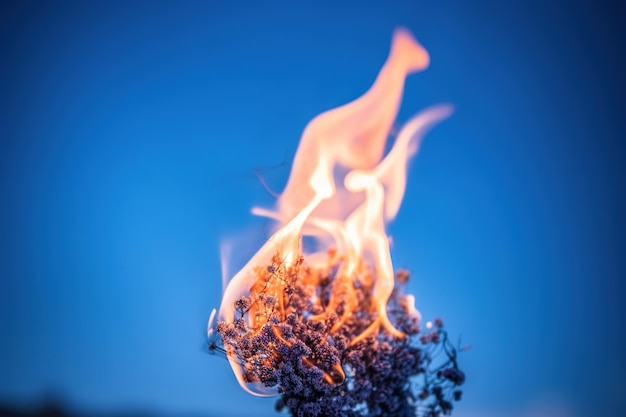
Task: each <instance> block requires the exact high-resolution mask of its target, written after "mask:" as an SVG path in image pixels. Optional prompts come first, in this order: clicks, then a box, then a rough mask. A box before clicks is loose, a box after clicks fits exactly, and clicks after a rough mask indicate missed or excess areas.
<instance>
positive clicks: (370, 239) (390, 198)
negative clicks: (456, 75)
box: [212, 29, 452, 396]
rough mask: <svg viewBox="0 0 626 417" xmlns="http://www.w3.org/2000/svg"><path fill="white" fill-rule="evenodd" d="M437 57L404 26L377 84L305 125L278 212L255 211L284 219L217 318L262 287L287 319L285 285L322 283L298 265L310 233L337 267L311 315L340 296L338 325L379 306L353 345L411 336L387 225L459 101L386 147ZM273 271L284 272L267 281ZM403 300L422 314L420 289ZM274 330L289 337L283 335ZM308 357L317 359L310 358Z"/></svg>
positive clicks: (238, 367)
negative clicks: (398, 324)
mask: <svg viewBox="0 0 626 417" xmlns="http://www.w3.org/2000/svg"><path fill="white" fill-rule="evenodd" d="M429 60H430V58H429V55H428V53H427V52H426V50H425V49H424V48H423V47H422V46H421V45H420V44H419V43H418V42H417V41H416V40H415V39H414V38H413V37H412V36H411V34H410V33H409V32H408V31H406V30H404V29H398V30H396V31H395V33H394V36H393V41H392V46H391V51H390V53H389V56H388V58H387V60H386V62H385V64H384V66H383V67H382V69H381V71H380V73H379V74H378V77H377V78H376V80H375V82H374V84H373V85H372V87H371V88H370V89H369V90H368V91H367V92H366V93H365V94H364V95H363V96H361V97H360V98H358V99H357V100H355V101H353V102H351V103H348V104H346V105H344V106H342V107H339V108H336V109H333V110H330V111H327V112H325V113H322V114H320V115H319V116H317V117H316V118H314V119H313V120H312V121H311V122H310V123H309V124H308V125H307V127H306V128H305V130H304V133H303V135H302V139H301V141H300V145H299V147H298V150H297V152H296V155H295V158H294V162H293V167H292V170H291V174H290V176H289V180H288V183H287V186H286V188H285V190H284V192H283V193H282V194H281V195H280V197H279V199H278V204H277V207H276V210H275V211H270V210H265V209H260V208H254V209H253V213H255V214H257V215H264V216H268V217H271V218H273V219H275V220H277V222H278V225H279V226H278V228H277V230H276V231H275V232H274V233H273V235H272V236H271V237H270V238H269V239H268V241H267V242H266V243H265V244H264V245H263V246H262V247H261V248H260V249H259V251H258V252H257V253H256V254H255V255H254V256H253V257H252V258H251V259H250V260H249V261H248V263H247V264H246V265H245V266H244V267H243V268H242V269H241V270H240V271H239V272H238V273H237V274H236V275H235V276H234V277H233V278H232V279H231V281H230V282H229V283H228V285H227V287H226V289H225V291H224V295H223V299H222V304H221V306H220V310H219V320H221V321H225V322H233V321H234V320H235V319H236V317H235V307H234V304H235V302H236V301H237V300H238V299H240V298H241V297H242V296H245V295H248V294H258V293H259V292H260V291H261V290H262V291H263V294H265V295H264V296H266V297H267V296H270V297H272V300H273V301H274V302H275V305H274V306H273V309H272V313H274V314H276V313H277V314H279V315H280V316H281V317H283V318H284V316H285V314H286V313H285V310H284V308H285V307H284V300H283V289H284V285H285V283H286V282H288V281H289V280H293V279H306V280H310V282H309V284H310V285H315V280H316V279H318V278H317V277H316V275H315V273H313V272H309V273H307V274H296V273H294V270H297V269H298V267H299V265H300V263H301V262H302V254H303V250H302V245H301V241H302V237H303V236H311V237H313V238H315V239H316V241H317V243H318V244H319V245H318V246H319V247H320V248H321V249H320V250H319V251H317V252H313V253H307V254H304V255H305V257H306V261H307V265H310V266H313V267H318V268H329V267H333V266H336V267H337V272H336V274H335V278H334V281H333V283H332V294H331V296H330V300H329V303H328V305H326V306H325V308H324V310H323V311H324V312H323V313H321V314H318V315H315V316H312V317H311V319H313V320H321V319H325V318H326V317H327V316H328V315H329V314H332V313H334V312H336V311H337V307H338V306H339V304H340V303H341V304H342V305H343V309H342V310H343V313H342V314H341V317H339V319H338V320H337V321H336V322H335V324H334V326H333V328H331V330H330V332H331V333H332V332H334V331H336V330H337V329H339V328H340V327H341V326H342V325H343V324H344V323H345V321H346V320H347V319H348V318H349V317H350V316H351V315H352V314H354V313H356V312H357V311H358V310H359V309H363V308H367V309H370V310H371V311H372V312H375V313H376V314H375V316H376V319H375V320H374V321H373V322H372V323H371V324H370V325H369V326H368V327H367V328H366V329H364V330H363V331H362V332H361V333H360V334H357V335H354V337H353V339H352V341H351V343H352V344H355V343H357V342H359V341H360V340H363V339H364V338H366V337H367V336H369V335H371V334H375V333H377V332H379V331H380V330H381V329H384V330H385V331H387V332H389V333H391V334H392V335H394V336H396V337H400V338H401V337H404V336H405V335H404V334H403V333H402V332H400V331H399V330H397V329H396V328H395V327H394V326H393V324H392V323H391V322H390V320H389V318H388V316H387V302H388V299H389V297H390V295H391V293H392V291H393V288H394V272H393V264H392V261H391V254H390V250H389V238H388V237H387V234H386V232H385V224H386V222H388V221H390V220H392V219H393V218H394V217H395V215H396V214H397V212H398V209H399V207H400V204H401V202H402V198H403V196H404V192H405V185H406V169H407V162H408V160H409V158H410V157H411V156H412V155H414V154H415V153H416V152H417V150H418V147H419V142H420V140H421V138H422V137H423V135H424V134H425V133H426V131H427V130H428V129H429V128H430V127H432V126H433V125H434V124H436V123H437V122H439V121H441V120H442V119H444V118H446V117H447V116H449V115H450V113H451V111H452V109H451V107H450V106H448V105H441V106H436V107H432V108H430V109H427V110H425V111H423V112H422V113H420V114H418V115H417V116H415V117H413V118H412V119H410V120H409V121H408V122H407V123H406V124H405V125H404V126H403V128H402V129H401V130H400V132H399V134H398V136H397V138H396V141H395V143H394V145H393V147H392V149H391V150H390V151H389V152H388V153H387V155H383V153H384V147H385V143H386V141H387V139H388V136H389V133H390V130H391V127H392V123H393V122H394V120H395V117H396V114H397V111H398V107H399V105H400V101H401V98H402V91H403V89H404V80H405V77H406V76H407V75H408V74H410V73H412V72H416V71H420V70H424V69H425V68H426V67H428V64H429ZM329 255H330V259H329ZM264 268H266V269H264ZM268 274H272V275H273V276H277V277H279V278H280V279H277V280H268V279H266V278H267V275H268ZM356 281H359V285H362V286H365V287H367V288H369V289H370V292H369V293H370V295H371V302H369V303H367V305H365V306H364V305H359V300H357V298H356V296H355V295H354V285H355V282H356ZM311 301H312V302H313V303H315V302H316V301H315V300H311ZM405 301H406V304H407V310H408V311H409V312H410V313H412V314H415V315H416V316H417V317H419V312H417V310H416V309H415V306H414V299H413V297H412V296H406V297H405ZM267 314H268V313H267V310H266V309H262V308H260V307H252V308H250V309H249V310H248V311H247V320H248V324H249V327H250V328H257V329H260V328H261V327H262V326H263V325H264V324H266V323H267V321H268V319H269V317H267ZM212 318H213V316H212ZM274 332H275V333H276V332H277V330H274ZM276 336H277V337H278V338H281V336H280V335H279V334H278V333H276ZM281 340H282V339H281ZM228 360H229V362H230V364H231V366H232V368H233V371H234V373H235V375H236V377H237V380H238V381H239V383H240V385H241V386H242V387H243V388H244V389H245V390H246V391H248V392H250V393H252V394H255V395H260V396H266V395H275V394H276V390H275V389H270V388H267V387H265V386H263V385H262V384H260V383H255V382H254V381H246V379H245V376H244V374H245V373H244V367H245V364H242V363H240V362H239V361H238V359H237V358H236V357H233V356H232V355H229V356H228ZM303 361H304V362H305V363H307V364H312V363H310V362H311V361H310V360H309V359H307V358H303ZM342 378H343V371H342V370H341V366H340V365H337V369H336V374H335V375H325V379H326V380H327V381H328V382H330V383H332V382H333V381H337V380H342Z"/></svg>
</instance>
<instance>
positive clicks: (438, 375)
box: [212, 256, 465, 417]
mask: <svg viewBox="0 0 626 417" xmlns="http://www.w3.org/2000/svg"><path fill="white" fill-rule="evenodd" d="M337 271H338V268H337V267H336V266H335V267H329V268H327V269H324V270H320V269H314V268H311V267H308V266H307V265H306V264H305V263H304V261H303V258H302V257H300V258H299V259H298V260H297V261H295V262H293V263H292V264H291V265H289V266H287V265H285V263H284V262H282V260H281V258H280V257H278V256H276V257H274V259H273V262H272V264H271V265H268V266H265V267H260V268H257V269H256V270H255V274H256V275H257V277H256V282H255V284H254V285H253V287H252V288H251V290H250V292H249V295H247V296H243V297H241V298H240V299H238V300H237V301H236V302H235V306H234V307H235V310H236V314H235V320H234V322H232V323H229V322H224V321H221V322H218V324H217V332H218V333H219V335H220V336H221V339H222V341H221V346H215V345H213V346H212V348H213V349H220V350H222V351H224V352H225V353H226V354H227V355H228V356H229V357H231V358H235V359H236V360H237V361H238V362H239V363H240V364H241V366H242V369H243V378H244V380H245V381H246V382H250V383H252V382H255V383H262V384H263V385H264V386H266V387H276V388H277V389H278V393H279V394H280V399H279V400H278V402H277V404H276V407H277V409H278V410H279V411H280V410H283V409H287V410H288V411H289V412H290V413H291V415H292V416H298V417H309V416H329V417H332V416H415V415H419V416H428V417H434V416H438V415H441V414H444V415H449V414H450V413H451V411H452V404H453V401H458V400H460V398H461V391H460V386H461V385H462V384H463V382H464V381H465V375H464V374H463V372H462V371H461V370H460V369H459V368H458V364H457V352H459V349H457V348H455V347H454V346H453V345H452V344H451V343H450V342H449V340H448V336H447V333H446V331H445V330H444V328H443V323H442V322H441V320H439V319H437V320H435V321H434V325H431V323H429V326H428V327H430V329H428V330H427V331H421V330H420V326H419V324H418V322H419V314H418V313H417V312H416V311H415V310H414V308H411V306H412V302H409V301H412V300H409V298H408V297H407V296H406V295H404V293H403V287H404V284H405V283H406V282H407V281H408V273H406V272H405V271H400V272H399V273H398V274H397V275H396V282H395V287H394V291H393V293H392V294H391V297H390V298H389V301H388V303H387V313H388V315H389V319H390V320H391V321H392V323H393V325H394V326H395V327H396V328H397V329H398V330H399V331H401V332H402V333H404V334H405V335H406V336H405V337H397V335H392V334H391V333H390V332H388V331H387V330H386V329H385V328H384V327H383V326H381V325H380V324H379V320H378V317H377V312H376V311H377V310H376V308H374V306H373V305H372V304H373V300H372V297H371V294H372V290H373V286H374V282H375V279H374V277H373V276H371V275H372V274H373V273H372V272H371V271H369V270H368V268H367V267H366V266H363V267H362V268H360V270H359V271H358V274H359V277H358V279H356V278H354V277H337V276H336V274H337ZM368 275H369V276H368ZM331 294H332V296H331ZM342 295H345V297H342ZM337 299H339V300H342V301H339V302H337V301H333V300H337ZM351 300H353V301H351ZM354 302H357V303H358V307H359V308H357V309H356V310H352V309H348V308H347V305H346V303H354ZM347 311H351V313H346V314H344V313H345V312H347Z"/></svg>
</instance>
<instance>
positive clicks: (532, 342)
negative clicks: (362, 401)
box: [0, 0, 626, 417]
mask: <svg viewBox="0 0 626 417" xmlns="http://www.w3.org/2000/svg"><path fill="white" fill-rule="evenodd" d="M0 7H1V9H0V37H1V43H0V71H1V74H2V76H1V77H0V107H1V110H2V111H1V112H0V135H1V136H0V137H1V142H0V146H1V148H0V187H1V188H0V191H1V192H2V196H3V199H2V201H3V203H2V205H1V207H0V213H1V216H0V245H1V248H2V251H1V253H2V255H0V340H1V341H2V342H1V344H0V353H1V354H0V369H2V372H0V401H1V402H3V403H10V404H16V405H26V404H36V403H38V402H39V401H42V400H43V399H45V398H47V397H49V396H58V397H60V398H62V399H63V401H64V403H66V404H67V405H68V406H69V407H72V408H74V409H76V410H84V411H97V412H116V411H127V410H141V411H143V410H145V411H149V412H154V413H157V414H161V415H168V414H169V415H182V414H193V415H234V416H238V415H239V416H241V415H247V414H248V413H249V410H251V409H258V410H264V411H262V412H265V411H267V413H266V415H272V409H273V405H272V400H260V399H257V398H254V397H251V396H249V395H248V394H246V393H244V392H243V391H242V390H241V389H240V388H239V387H238V386H237V384H236V382H235V379H234V377H233V376H232V374H231V372H230V370H229V368H228V365H227V364H226V362H225V361H224V360H221V359H220V358H217V357H211V356H209V355H207V354H206V353H205V352H204V351H203V343H204V342H205V340H204V336H203V335H204V330H205V325H206V320H207V318H208V315H209V313H210V310H211V309H212V308H213V307H216V306H217V305H218V304H219V299H220V291H221V278H220V277H221V273H220V264H219V250H218V248H219V243H220V241H221V240H222V239H224V238H228V237H233V236H244V238H241V239H239V243H238V245H237V246H236V255H237V256H238V257H239V258H241V259H245V257H246V256H249V255H250V254H251V253H252V252H253V251H254V250H255V248H256V247H258V245H260V243H261V242H262V240H263V237H264V236H267V224H266V223H265V221H264V220H262V219H255V218H253V217H252V216H251V215H250V214H249V210H250V208H251V207H252V206H253V205H265V206H269V205H270V204H272V201H273V200H272V197H271V195H269V194H268V193H267V192H266V191H265V190H264V189H263V187H262V186H261V185H260V184H259V181H258V179H257V177H256V173H258V172H261V173H262V175H263V176H264V177H265V178H266V180H267V182H268V184H269V185H270V187H272V188H273V189H275V190H280V189H281V187H282V186H283V185H284V183H285V181H286V177H287V175H288V171H289V164H290V161H291V158H292V157H293V154H294V152H295V149H296V146H297V143H298V140H299V136H300V134H301V132H302V129H303V128H304V126H305V125H306V123H307V122H308V121H309V120H310V119H311V118H312V117H314V116H315V115H316V114H318V113H320V112H322V111H324V110H327V109H330V108H332V107H336V106H338V105H341V104H344V103H346V102H348V101H350V100H352V99H354V98H356V97H358V96H359V95H360V94H362V93H363V92H364V91H365V90H366V89H367V88H368V87H369V86H370V84H371V83H372V81H373V79H374V77H375V75H376V73H377V72H378V70H379V68H380V66H381V65H382V63H383V61H384V59H385V57H386V54H387V52H388V47H389V42H390V38H391V33H392V31H393V29H394V28H395V27H397V26H399V25H403V26H405V27H407V28H409V29H410V30H411V31H412V32H413V33H414V35H415V36H416V37H417V38H418V39H419V40H420V41H421V42H422V44H423V45H424V46H425V47H426V48H427V49H428V50H429V52H430V54H431V61H432V63H431V67H430V68H429V69H428V70H427V71H426V72H424V73H420V74H416V75H412V76H411V77H410V78H409V79H408V80H407V84H406V89H405V96H404V100H403V104H402V108H401V110H400V114H399V116H398V120H399V121H400V122H402V121H404V120H407V119H408V118H409V117H410V116H411V115H413V114H414V113H416V112H418V111H419V110H421V109H423V108H425V107H426V106H429V105H432V104H436V103H441V102H449V103H453V104H454V105H455V108H456V111H455V114H454V115H453V116H452V117H451V118H450V119H448V120H446V121H445V122H443V123H442V124H441V125H439V126H438V127H436V128H435V129H434V130H433V131H432V132H431V133H430V134H429V135H428V136H427V138H426V140H425V142H424V143H423V146H422V148H421V151H420V153H419V155H418V156H417V157H416V158H415V159H414V161H413V162H412V164H411V170H410V173H409V178H408V187H407V192H406V197H405V201H404V203H403V206H402V208H401V210H400V213H399V215H398V217H397V219H396V221H395V222H394V223H393V224H392V225H391V227H390V230H389V232H390V234H391V235H392V236H393V241H394V247H393V249H392V251H393V252H392V255H393V259H394V263H395V265H396V266H397V267H406V268H408V269H410V270H411V271H412V273H413V279H412V282H411V291H412V292H413V293H414V294H415V295H416V299H417V306H418V308H419V309H420V310H421V311H422V313H423V315H424V316H425V317H429V318H432V317H436V316H441V317H442V318H443V319H444V321H445V323H446V325H447V326H448V328H449V330H450V332H451V333H453V334H455V333H459V334H461V333H462V335H463V340H464V341H465V342H467V343H470V344H471V345H472V346H473V348H472V350H471V351H470V352H468V353H467V354H465V355H464V358H463V362H464V367H465V369H466V371H467V374H468V382H467V386H466V392H465V398H464V400H463V401H462V402H461V403H459V406H458V408H459V414H458V415H459V416H478V415H482V416H492V415H502V413H505V414H507V415H520V416H521V415H526V416H529V415H532V416H540V415H542V413H543V414H545V415H559V413H561V415H563V416H568V417H573V416H576V417H578V416H596V415H606V416H613V415H615V416H617V415H620V414H621V413H624V412H626V402H625V400H624V398H625V397H624V396H623V394H622V392H621V386H620V384H619V383H620V382H621V378H622V377H623V375H624V373H625V372H626V365H625V361H624V359H623V358H622V352H624V351H626V346H625V343H624V338H623V337H622V336H621V334H620V329H622V328H623V318H624V314H623V309H622V306H621V304H622V298H623V295H624V284H623V282H622V279H623V277H624V276H625V265H624V256H623V255H624V253H623V250H624V233H625V232H626V227H625V223H624V219H623V216H622V213H623V212H624V209H625V207H624V201H623V196H624V182H623V178H624V173H625V172H624V167H623V157H624V130H623V128H624V121H623V117H622V116H623V115H622V113H621V112H620V110H619V108H620V104H621V105H623V104H624V87H623V84H622V83H621V80H620V76H621V75H622V74H623V73H624V67H623V64H621V61H620V59H619V58H620V56H619V55H621V54H623V51H624V45H623V41H621V39H623V36H621V32H620V31H621V29H618V26H619V24H620V23H619V22H621V20H622V18H620V16H619V14H618V13H617V8H615V7H611V6H609V5H608V3H606V4H605V3H601V2H600V3H597V2H590V1H588V2H576V4H575V5H574V4H570V2H565V1H552V2H539V1H526V2H501V1H495V0H494V1H486V0H479V1H475V2H463V1H460V2H452V1H438V2H433V1H398V2H393V4H386V5H384V4H383V3H382V2H338V4H334V2H317V3H315V5H313V4H309V5H305V4H304V2H302V3H301V4H300V2H284V3H283V4H280V3H277V2H264V3H263V5H260V4H254V3H239V2H232V3H229V2H140V1H133V2H73V1H62V2H56V3H53V2H4V3H3V4H2V6H0ZM622 17H623V16H622ZM546 410H548V411H546ZM555 410H556V411H555ZM514 413H518V414H514ZM546 413H547V414H546Z"/></svg>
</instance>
